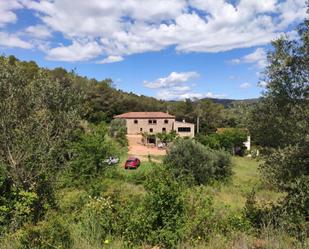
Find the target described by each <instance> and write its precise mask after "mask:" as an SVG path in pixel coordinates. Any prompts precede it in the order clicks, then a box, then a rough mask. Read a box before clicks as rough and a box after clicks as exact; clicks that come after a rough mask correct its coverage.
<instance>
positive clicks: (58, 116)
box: [0, 57, 82, 234]
mask: <svg viewBox="0 0 309 249" xmlns="http://www.w3.org/2000/svg"><path fill="white" fill-rule="evenodd" d="M29 66H31V70H29V68H28V67H29ZM30 72H31V73H30ZM28 73H29V74H28ZM72 84H73V79H72V78H67V79H64V80H55V81H52V80H51V78H50V77H49V75H48V74H47V72H45V71H44V70H40V69H39V68H38V67H37V66H36V64H35V63H34V64H33V63H32V64H23V63H18V62H14V61H11V60H9V59H6V58H4V57H1V58H0V141H1V143H0V179H1V180H0V193H1V199H0V227H1V228H0V234H1V233H2V231H1V230H2V228H4V229H13V230H14V229H16V228H18V227H19V226H20V225H21V224H22V223H23V222H25V221H37V220H38V219H39V218H40V217H41V215H42V214H43V213H44V211H45V210H46V208H47V207H48V206H49V205H51V206H52V205H53V204H54V202H53V200H54V198H53V187H52V183H51V182H52V181H53V180H54V178H55V175H56V174H57V172H58V171H59V170H60V169H62V168H63V167H64V166H65V162H66V160H67V152H68V148H67V141H70V139H71V135H72V132H73V130H74V129H75V127H76V126H77V124H78V121H79V117H80V110H81V103H82V96H81V93H80V91H77V89H76V88H75V87H73V85H72Z"/></svg>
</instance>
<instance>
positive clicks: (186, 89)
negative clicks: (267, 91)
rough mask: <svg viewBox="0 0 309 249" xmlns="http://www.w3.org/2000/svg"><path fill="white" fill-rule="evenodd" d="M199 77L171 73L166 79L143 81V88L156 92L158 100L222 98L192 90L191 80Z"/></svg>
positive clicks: (195, 74)
mask: <svg viewBox="0 0 309 249" xmlns="http://www.w3.org/2000/svg"><path fill="white" fill-rule="evenodd" d="M197 77H199V74H198V73H197V72H194V71H191V72H172V73H170V74H169V75H168V76H166V77H161V78H158V79H157V80H154V81H151V82H149V81H144V86H146V87H148V88H151V89H156V90H158V92H157V94H156V96H157V98H158V99H165V100H183V99H188V98H189V99H194V98H198V99H201V98H206V97H208V98H223V97H225V95H224V94H213V93H211V92H207V93H199V92H196V91H195V90H194V84H193V83H192V80H194V79H196V78H197Z"/></svg>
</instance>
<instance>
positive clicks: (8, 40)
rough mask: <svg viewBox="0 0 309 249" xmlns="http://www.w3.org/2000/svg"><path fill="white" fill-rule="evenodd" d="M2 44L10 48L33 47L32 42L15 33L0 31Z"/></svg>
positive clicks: (0, 44)
mask: <svg viewBox="0 0 309 249" xmlns="http://www.w3.org/2000/svg"><path fill="white" fill-rule="evenodd" d="M0 46H3V47H9V48H26V49H29V48H32V44H30V43H29V42H27V41H23V40H21V39H20V38H19V37H18V36H17V35H15V34H9V33H6V32H0Z"/></svg>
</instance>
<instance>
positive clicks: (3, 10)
mask: <svg viewBox="0 0 309 249" xmlns="http://www.w3.org/2000/svg"><path fill="white" fill-rule="evenodd" d="M19 8H22V5H21V4H20V3H19V1H17V0H2V1H0V27H1V26H4V25H6V24H8V23H14V22H16V21H17V16H16V14H15V13H14V12H13V10H15V9H19Z"/></svg>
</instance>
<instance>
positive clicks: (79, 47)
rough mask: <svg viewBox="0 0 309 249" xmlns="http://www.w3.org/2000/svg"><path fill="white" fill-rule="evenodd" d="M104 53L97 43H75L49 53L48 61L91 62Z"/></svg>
mask: <svg viewBox="0 0 309 249" xmlns="http://www.w3.org/2000/svg"><path fill="white" fill-rule="evenodd" d="M101 52H102V49H101V47H100V46H99V45H98V43H97V42H94V41H93V42H86V43H81V42H78V41H73V43H72V45H69V46H67V47H65V46H60V47H56V48H53V49H51V50H49V51H48V53H47V59H49V60H59V61H85V60H90V59H93V58H95V57H97V56H98V55H100V54H101Z"/></svg>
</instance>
